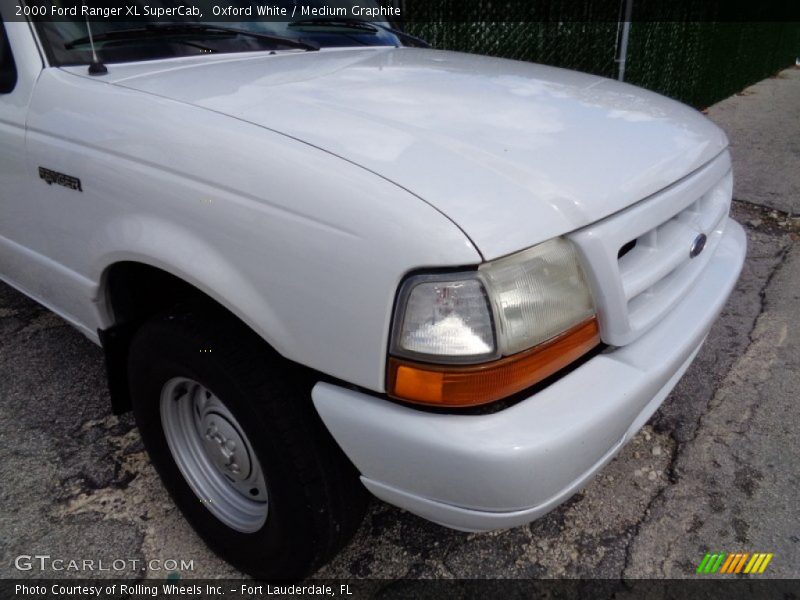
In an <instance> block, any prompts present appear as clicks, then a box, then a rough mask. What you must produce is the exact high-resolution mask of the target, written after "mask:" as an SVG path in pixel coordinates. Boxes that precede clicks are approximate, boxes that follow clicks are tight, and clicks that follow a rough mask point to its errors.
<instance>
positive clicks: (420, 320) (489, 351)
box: [388, 238, 599, 406]
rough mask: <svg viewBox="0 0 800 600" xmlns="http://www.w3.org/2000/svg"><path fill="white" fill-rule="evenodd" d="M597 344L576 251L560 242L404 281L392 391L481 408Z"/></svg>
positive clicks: (395, 334) (397, 394)
mask: <svg viewBox="0 0 800 600" xmlns="http://www.w3.org/2000/svg"><path fill="white" fill-rule="evenodd" d="M598 343H599V335H598V329H597V322H596V319H595V317H594V306H593V303H592V298H591V294H590V292H589V288H588V285H587V284H586V280H585V278H584V275H583V271H582V270H581V266H580V263H579V261H578V257H577V253H576V252H575V249H574V248H573V246H572V244H571V243H570V242H569V241H567V240H565V239H563V238H557V239H554V240H551V241H549V242H545V243H543V244H540V245H538V246H535V247H533V248H530V249H528V250H525V251H523V252H520V253H517V254H514V255H512V256H508V257H505V258H502V259H499V260H496V261H492V262H490V263H486V264H483V265H481V266H480V267H479V268H478V269H477V270H474V271H467V272H461V273H449V274H441V275H417V276H413V277H410V278H409V279H407V280H406V281H405V282H404V284H403V286H402V287H401V290H400V294H399V296H398V303H397V310H396V312H395V320H394V325H393V330H392V342H391V346H390V352H391V354H392V357H391V358H390V360H389V377H388V388H389V394H390V395H391V396H393V397H396V398H400V399H403V400H409V401H412V402H422V403H426V404H435V405H447V406H472V405H477V404H484V403H486V402H491V401H493V400H497V399H500V398H503V397H505V396H509V395H511V394H513V393H515V392H517V391H520V390H523V389H525V388H526V387H530V386H531V385H533V384H535V383H537V382H538V381H541V380H542V379H544V378H545V377H548V376H549V375H551V374H553V373H554V372H555V371H557V370H559V369H561V368H562V367H564V366H566V364H569V363H570V362H572V361H573V360H575V359H576V358H578V357H579V356H580V355H582V354H584V353H585V352H586V351H588V350H589V349H591V348H592V347H594V346H596V345H597V344H598ZM407 359H410V360H407ZM412 361H413V362H412Z"/></svg>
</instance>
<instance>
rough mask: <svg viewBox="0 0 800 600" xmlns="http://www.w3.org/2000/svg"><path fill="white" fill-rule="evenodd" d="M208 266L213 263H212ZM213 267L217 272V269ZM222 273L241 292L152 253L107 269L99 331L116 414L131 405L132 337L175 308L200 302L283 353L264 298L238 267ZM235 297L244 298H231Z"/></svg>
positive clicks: (100, 294)
mask: <svg viewBox="0 0 800 600" xmlns="http://www.w3.org/2000/svg"><path fill="white" fill-rule="evenodd" d="M204 258H205V257H204ZM211 262H212V264H213V263H214V261H211ZM203 264H204V265H206V266H208V263H205V262H204V263H203ZM215 266H217V267H219V265H215ZM208 271H209V272H212V271H213V269H209V270H208ZM218 275H219V277H218V278H223V279H226V280H227V284H228V285H229V286H231V287H229V288H228V289H232V288H233V289H235V290H237V291H236V294H233V295H231V294H223V293H221V292H218V291H217V290H219V289H225V288H223V287H215V286H214V285H213V283H208V281H207V280H206V279H204V278H201V277H198V276H197V275H195V274H193V273H191V272H186V271H185V270H184V269H181V268H175V267H172V266H167V265H165V264H164V263H162V262H160V261H155V260H150V259H148V258H147V257H142V256H127V257H119V258H118V259H117V260H114V261H112V262H110V263H109V264H107V265H106V266H105V267H104V269H103V270H102V273H101V275H100V278H99V282H100V285H99V291H98V306H99V308H100V311H101V313H102V320H103V322H105V323H107V326H106V327H105V328H104V329H100V330H98V336H99V339H100V343H101V345H102V347H103V351H104V355H105V362H106V371H107V375H108V385H109V392H110V395H111V406H112V410H113V412H114V414H123V413H125V412H128V411H129V410H130V408H131V401H130V395H129V392H128V380H127V377H128V374H127V359H128V346H129V345H130V341H131V339H132V338H133V336H134V334H135V333H136V331H137V330H138V328H139V327H140V326H141V325H142V324H143V323H145V322H146V321H147V320H148V319H150V318H152V317H154V316H155V315H157V314H159V313H161V312H163V311H165V310H168V309H169V308H171V307H173V306H176V305H180V304H192V305H198V304H200V305H203V306H204V307H206V308H207V309H208V310H209V312H214V311H222V312H224V313H227V314H228V315H230V316H231V317H233V318H235V319H236V320H238V321H239V322H241V323H242V324H243V325H244V326H246V327H247V328H248V329H249V330H251V331H253V332H254V333H255V334H256V335H258V336H259V337H260V338H261V340H262V341H263V342H264V343H265V344H266V345H267V346H269V347H270V349H271V350H272V351H274V352H275V353H276V354H280V351H279V350H278V349H277V348H276V347H275V345H274V344H273V343H272V339H274V338H273V337H272V336H270V335H269V334H268V333H265V327H264V326H265V323H268V322H269V320H270V319H269V316H271V315H270V311H269V309H268V308H267V307H266V306H265V303H264V300H263V299H261V298H260V297H256V294H255V290H254V289H253V288H252V287H251V286H249V285H247V284H246V283H245V282H244V281H241V280H240V278H239V276H238V274H236V273H235V272H234V271H233V270H226V271H225V273H224V274H223V273H219V274H218ZM201 276H202V274H201ZM234 296H235V297H236V298H237V299H238V300H239V302H232V301H231V298H233V297H234ZM253 307H260V311H259V312H253V313H250V314H255V315H261V316H265V317H266V318H265V319H263V320H262V319H258V320H257V321H256V319H254V318H251V317H249V316H248V312H247V310H248V309H249V310H259V309H254V308H253Z"/></svg>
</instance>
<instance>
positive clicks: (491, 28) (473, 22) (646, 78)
mask: <svg viewBox="0 0 800 600" xmlns="http://www.w3.org/2000/svg"><path fill="white" fill-rule="evenodd" d="M573 1H578V2H579V3H580V4H581V5H582V8H585V9H587V10H589V9H590V8H591V7H590V6H589V7H588V8H587V6H588V5H591V3H592V0H573ZM421 3H425V6H424V10H425V15H426V16H427V20H415V19H414V18H413V16H414V11H415V5H421ZM552 4H553V5H554V6H556V7H557V6H563V5H564V4H565V3H564V2H557V0H553V2H552ZM431 5H433V6H434V8H433V9H432V8H431ZM439 5H441V6H442V9H441V14H442V18H441V20H436V19H435V18H434V19H430V15H431V14H432V13H433V14H436V7H437V6H439ZM634 9H635V0H634ZM447 10H448V1H447V0H404V12H405V14H409V15H411V19H409V20H407V22H406V23H405V25H404V28H405V29H406V31H408V32H409V33H411V34H413V35H417V36H419V37H421V38H423V39H425V40H427V41H428V42H430V44H431V45H432V46H433V47H435V48H439V49H445V50H458V51H462V52H474V53H478V54H489V55H493V56H500V57H504V58H512V59H517V60H524V61H531V62H537V63H542V64H548V65H554V66H559V67H565V68H569V69H575V70H578V71H585V72H588V73H594V74H597V75H602V76H605V77H616V76H617V74H618V63H617V60H616V59H617V55H618V50H619V39H620V31H621V24H620V23H619V22H612V21H587V22H579V21H573V20H566V21H563V22H559V21H558V15H557V13H553V14H555V18H554V16H553V14H549V15H548V20H547V21H545V22H536V21H530V22H486V21H481V8H480V6H477V7H476V8H475V9H474V14H473V15H471V17H472V18H471V19H467V18H465V19H463V20H460V21H459V22H450V21H448V20H447ZM459 14H461V15H464V8H463V6H462V8H461V9H460V12H459ZM571 14H573V15H574V14H575V13H574V12H572V13H571ZM798 55H800V23H793V22H785V23H784V22H778V23H776V22H724V23H715V22H708V21H704V22H692V21H681V22H669V21H636V20H634V22H632V23H631V24H630V31H629V43H628V49H627V55H626V58H627V65H626V71H625V80H626V81H628V82H629V83H633V84H635V85H640V86H642V87H645V88H648V89H651V90H654V91H657V92H660V93H662V94H666V95H668V96H671V97H673V98H676V99H678V100H681V101H683V102H686V103H688V104H691V105H693V106H696V107H698V108H702V107H706V106H709V105H710V104H713V103H714V102H717V101H719V100H721V99H723V98H726V97H728V96H730V95H731V94H733V93H736V92H737V91H739V90H741V89H743V88H744V87H747V86H748V85H750V84H752V83H754V82H756V81H759V80H761V79H764V78H765V77H769V76H770V75H774V74H775V73H776V72H777V71H779V70H780V69H783V68H785V67H787V66H790V65H793V64H794V63H795V60H796V59H797V57H798Z"/></svg>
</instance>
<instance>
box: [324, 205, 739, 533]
mask: <svg viewBox="0 0 800 600" xmlns="http://www.w3.org/2000/svg"><path fill="white" fill-rule="evenodd" d="M746 246H747V241H746V238H745V234H744V230H743V229H742V228H741V226H740V225H739V224H738V223H736V222H734V221H731V220H729V221H728V223H727V226H726V227H725V233H724V235H723V237H722V239H721V240H720V243H719V245H718V246H717V248H716V249H715V252H714V255H713V257H712V258H711V259H710V260H709V262H708V264H707V265H706V267H705V269H704V271H703V274H702V276H701V277H700V278H699V279H698V281H697V283H696V284H695V285H694V286H693V287H692V288H691V289H690V290H689V292H688V293H687V294H686V296H685V297H684V298H683V299H682V300H681V302H680V303H679V304H678V305H677V306H676V307H675V308H674V309H673V310H671V311H670V312H669V314H668V315H667V316H666V318H664V319H663V320H662V321H661V322H660V323H659V324H658V325H656V326H655V327H653V328H652V329H651V330H650V331H648V332H647V333H646V334H645V335H643V336H642V337H640V338H639V339H637V340H636V341H635V342H633V343H631V344H629V345H627V346H624V347H621V348H614V349H611V350H609V351H607V352H605V353H603V354H600V355H598V356H596V357H595V358H593V359H591V360H589V361H588V362H587V363H586V364H584V365H582V366H581V367H580V368H578V369H576V370H574V371H573V372H571V373H569V374H568V375H566V376H564V377H562V378H561V379H559V380H558V381H556V382H555V383H553V384H552V385H550V386H548V387H547V388H545V389H544V390H542V391H540V392H538V393H536V394H535V395H533V396H531V397H530V398H528V399H526V400H524V401H522V402H519V403H518V404H515V405H514V406H512V407H510V408H508V409H505V410H502V411H500V412H497V413H494V414H488V415H458V414H434V413H429V412H423V411H419V410H416V409H413V408H408V407H405V406H400V405H398V404H393V403H391V402H387V401H386V400H383V399H381V398H376V397H373V396H369V395H367V394H362V393H359V392H355V391H352V390H349V389H344V388H341V387H337V386H334V385H330V384H327V383H319V384H317V385H316V386H315V387H314V390H313V392H312V395H313V399H314V405H315V406H316V409H317V411H318V412H319V414H320V416H321V417H322V420H323V421H324V423H325V425H326V426H327V427H328V429H329V430H330V432H331V434H332V435H333V437H334V438H335V439H336V441H337V442H338V443H339V445H340V446H341V447H342V449H343V450H344V452H345V453H346V454H347V456H348V457H350V459H351V460H352V461H353V463H354V464H355V465H356V467H357V468H358V469H359V471H360V472H361V474H362V476H361V479H362V481H363V483H364V485H365V486H366V487H367V488H368V489H369V490H370V491H371V492H372V493H373V494H374V495H376V496H377V497H378V498H380V499H382V500H384V501H386V502H389V503H390V504H394V505H396V506H399V507H401V508H404V509H406V510H408V511H410V512H412V513H415V514H417V515H419V516H421V517H424V518H426V519H429V520H431V521H434V522H437V523H440V524H442V525H445V526H448V527H452V528H454V529H461V530H466V531H487V530H492V529H503V528H508V527H515V526H517V525H521V524H523V523H527V522H529V521H532V520H534V519H536V518H538V517H540V516H541V515H543V514H545V513H547V512H548V511H550V510H552V509H553V508H555V507H556V506H557V505H558V504H560V503H561V502H563V501H565V500H566V499H568V498H569V497H570V496H572V495H573V494H574V493H575V492H577V491H578V490H579V489H581V487H583V486H584V485H585V484H586V482H587V481H588V480H589V478H591V477H592V476H593V475H594V474H595V473H596V472H597V471H599V470H600V469H601V468H602V467H603V465H605V464H606V463H607V462H608V461H609V460H611V459H612V458H613V457H614V455H615V454H616V453H617V451H619V449H620V448H621V447H622V446H623V445H624V444H625V442H626V441H627V440H629V439H630V437H631V436H632V435H633V434H635V433H636V431H638V430H639V429H640V428H641V427H642V425H644V424H645V423H646V422H647V420H648V419H649V418H650V417H651V416H652V414H653V413H654V412H655V411H656V409H657V408H658V407H659V405H660V404H661V402H662V401H663V400H664V398H665V397H666V396H667V394H668V393H669V392H670V390H672V388H673V387H674V386H675V384H676V383H677V382H678V380H679V379H680V377H681V376H682V375H683V373H684V372H685V371H686V369H687V368H688V367H689V365H690V364H691V362H692V359H693V358H694V356H695V355H696V354H697V352H698V351H699V349H700V346H701V345H702V343H703V340H704V339H705V336H706V335H707V334H708V331H709V329H710V328H711V325H712V324H713V322H714V320H715V319H716V317H717V315H718V314H719V312H720V310H721V309H722V307H723V305H724V304H725V302H726V300H727V298H728V296H729V295H730V292H731V290H732V289H733V286H734V284H735V283H736V280H737V279H738V276H739V272H740V271H741V268H742V264H743V262H744V256H745V251H746Z"/></svg>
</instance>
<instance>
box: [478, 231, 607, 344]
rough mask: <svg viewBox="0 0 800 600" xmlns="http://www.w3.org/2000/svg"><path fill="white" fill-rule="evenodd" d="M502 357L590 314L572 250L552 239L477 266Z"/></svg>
mask: <svg viewBox="0 0 800 600" xmlns="http://www.w3.org/2000/svg"><path fill="white" fill-rule="evenodd" d="M478 272H479V274H480V275H482V276H483V278H484V279H485V281H486V283H487V287H488V289H489V297H490V298H491V300H492V303H493V304H494V310H495V315H496V316H497V323H498V328H497V329H498V333H499V336H500V344H499V345H500V348H501V349H502V352H503V354H504V355H505V356H508V355H510V354H515V353H517V352H522V351H523V350H527V349H528V348H531V347H533V346H535V345H537V344H540V343H542V342H544V341H546V340H549V339H550V338H552V337H554V336H556V335H558V334H559V333H562V332H563V331H565V330H566V329H568V328H570V327H572V326H573V325H576V324H577V323H580V322H581V321H583V320H585V319H587V318H588V317H590V316H591V315H593V314H594V305H593V303H592V297H591V294H590V293H589V286H588V285H587V284H586V279H585V278H584V276H583V270H582V269H581V266H580V263H579V262H578V256H577V252H576V251H575V248H574V247H573V245H572V244H571V243H570V242H568V241H567V240H565V239H563V238H556V239H554V240H550V241H548V242H545V243H544V244H539V245H538V246H534V247H533V248H529V249H528V250H525V251H523V252H520V253H518V254H514V255H512V256H508V257H505V258H501V259H499V260H496V261H493V262H490V263H486V264H484V265H481V267H480V268H479V269H478Z"/></svg>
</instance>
